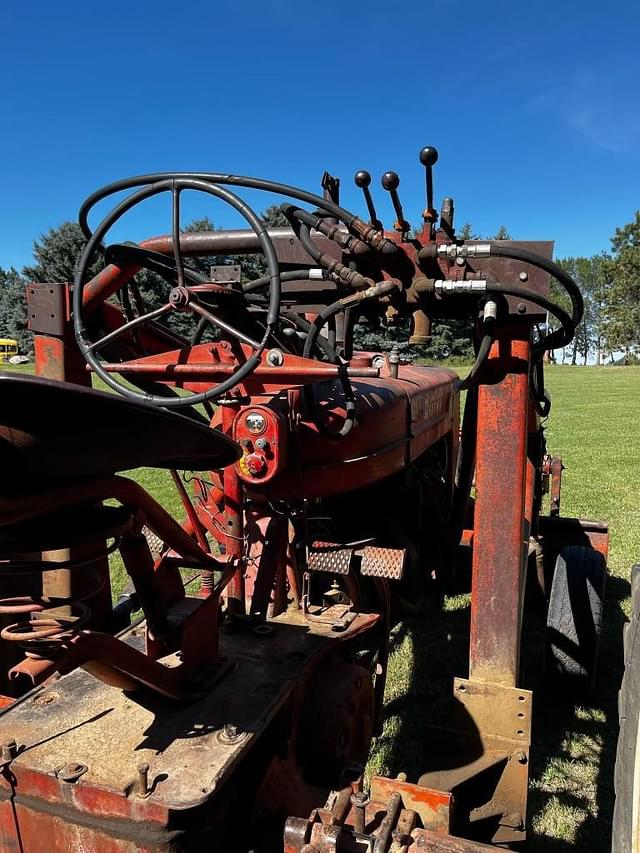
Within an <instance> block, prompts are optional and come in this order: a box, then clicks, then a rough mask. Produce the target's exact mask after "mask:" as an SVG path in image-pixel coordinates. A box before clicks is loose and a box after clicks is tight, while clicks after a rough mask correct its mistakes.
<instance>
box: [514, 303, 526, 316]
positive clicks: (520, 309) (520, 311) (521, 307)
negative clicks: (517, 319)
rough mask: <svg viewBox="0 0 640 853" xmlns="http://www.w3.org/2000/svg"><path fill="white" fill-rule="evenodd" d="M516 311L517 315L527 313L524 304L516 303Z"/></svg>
mask: <svg viewBox="0 0 640 853" xmlns="http://www.w3.org/2000/svg"><path fill="white" fill-rule="evenodd" d="M516 310H517V312H518V314H526V313H527V306H526V305H525V304H524V302H518V305H517V306H516Z"/></svg>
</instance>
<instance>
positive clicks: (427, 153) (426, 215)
mask: <svg viewBox="0 0 640 853" xmlns="http://www.w3.org/2000/svg"><path fill="white" fill-rule="evenodd" d="M420 162H421V163H422V165H423V166H424V168H425V172H426V174H425V179H426V186H427V206H426V207H425V209H424V212H423V214H422V218H423V219H424V221H425V222H431V223H433V222H435V221H436V220H437V218H438V214H437V213H436V211H435V209H434V207H433V167H434V166H435V164H436V163H437V162H438V152H437V150H436V149H435V148H433V146H431V145H425V147H424V148H423V149H422V150H421V151H420Z"/></svg>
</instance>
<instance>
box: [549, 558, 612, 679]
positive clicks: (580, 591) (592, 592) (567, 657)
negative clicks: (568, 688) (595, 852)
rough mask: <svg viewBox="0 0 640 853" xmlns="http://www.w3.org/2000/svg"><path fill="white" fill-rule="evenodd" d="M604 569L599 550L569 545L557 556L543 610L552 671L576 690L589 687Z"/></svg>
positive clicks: (600, 615) (599, 627)
mask: <svg viewBox="0 0 640 853" xmlns="http://www.w3.org/2000/svg"><path fill="white" fill-rule="evenodd" d="M606 577H607V572H606V563H605V559H604V557H603V556H602V554H600V552H599V551H595V550H594V549H593V548H584V547H582V546H579V545H572V546H570V547H567V548H563V550H562V551H561V552H560V554H559V555H558V558H557V560H556V567H555V571H554V574H553V581H552V583H551V593H550V596H549V608H548V611H547V642H548V650H549V662H550V666H551V669H552V672H553V673H554V674H555V675H557V676H558V677H559V678H561V679H562V680H563V681H565V680H566V681H568V682H570V683H571V685H572V687H574V688H578V689H585V688H592V687H593V684H594V680H595V671H596V660H597V656H598V645H599V639H600V632H601V630H602V612H603V608H604V587H605V582H606Z"/></svg>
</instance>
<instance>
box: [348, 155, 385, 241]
mask: <svg viewBox="0 0 640 853" xmlns="http://www.w3.org/2000/svg"><path fill="white" fill-rule="evenodd" d="M353 180H354V181H355V184H356V186H357V187H360V189H361V190H362V194H363V195H364V200H365V202H366V203H367V210H368V211H369V222H371V224H372V225H373V227H374V228H375V229H376V231H382V222H380V220H379V219H378V214H377V213H376V209H375V206H374V204H373V199H372V198H371V190H370V189H369V184H370V183H371V175H370V174H369V172H367V171H366V170H365V169H360V171H358V172H356V173H355V175H354V177H353Z"/></svg>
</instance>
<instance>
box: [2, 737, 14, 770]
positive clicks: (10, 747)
mask: <svg viewBox="0 0 640 853" xmlns="http://www.w3.org/2000/svg"><path fill="white" fill-rule="evenodd" d="M17 751H18V744H17V743H16V742H15V740H14V739H13V738H11V740H5V741H4V743H3V744H2V763H3V764H8V763H9V762H10V761H11V760H12V759H13V758H15V756H16V752H17Z"/></svg>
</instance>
